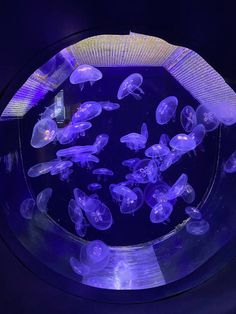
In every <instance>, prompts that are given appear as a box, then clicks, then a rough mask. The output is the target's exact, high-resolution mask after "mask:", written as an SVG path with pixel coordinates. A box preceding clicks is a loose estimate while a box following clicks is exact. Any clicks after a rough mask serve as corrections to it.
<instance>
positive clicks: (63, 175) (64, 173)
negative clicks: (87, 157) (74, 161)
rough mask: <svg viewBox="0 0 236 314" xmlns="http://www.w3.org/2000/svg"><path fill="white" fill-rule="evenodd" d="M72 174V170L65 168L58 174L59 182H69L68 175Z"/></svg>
mask: <svg viewBox="0 0 236 314" xmlns="http://www.w3.org/2000/svg"><path fill="white" fill-rule="evenodd" d="M72 173H73V169H70V168H66V169H63V170H62V171H61V172H60V180H61V181H68V180H69V177H70V175H71V174H72Z"/></svg>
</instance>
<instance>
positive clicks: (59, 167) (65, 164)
mask: <svg viewBox="0 0 236 314" xmlns="http://www.w3.org/2000/svg"><path fill="white" fill-rule="evenodd" d="M72 166H73V163H72V162H71V161H69V160H62V161H58V162H57V163H56V164H55V165H54V166H53V167H52V169H51V171H50V174H51V175H52V176H55V175H57V174H59V173H62V172H63V171H64V170H65V169H67V168H70V167H72Z"/></svg>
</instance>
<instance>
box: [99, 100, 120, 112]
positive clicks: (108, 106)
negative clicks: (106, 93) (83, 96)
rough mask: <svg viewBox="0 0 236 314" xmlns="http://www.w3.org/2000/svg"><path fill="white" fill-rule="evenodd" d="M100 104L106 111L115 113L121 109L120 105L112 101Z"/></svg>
mask: <svg viewBox="0 0 236 314" xmlns="http://www.w3.org/2000/svg"><path fill="white" fill-rule="evenodd" d="M99 103H100V105H101V106H102V109H103V110H106V111H113V110H117V109H119V108H120V105H119V104H117V103H114V102H110V101H99Z"/></svg>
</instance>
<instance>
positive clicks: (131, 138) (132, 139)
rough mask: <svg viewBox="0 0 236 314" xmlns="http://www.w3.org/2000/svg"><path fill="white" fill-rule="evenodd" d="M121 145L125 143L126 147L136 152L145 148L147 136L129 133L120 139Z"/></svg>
mask: <svg viewBox="0 0 236 314" xmlns="http://www.w3.org/2000/svg"><path fill="white" fill-rule="evenodd" d="M120 142H121V143H125V144H126V146H127V147H128V148H129V149H131V150H134V151H138V150H140V149H143V148H145V146H146V142H147V139H146V137H145V136H143V135H142V134H139V133H129V134H127V135H124V136H122V137H121V138H120Z"/></svg>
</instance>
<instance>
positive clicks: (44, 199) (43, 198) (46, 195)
mask: <svg viewBox="0 0 236 314" xmlns="http://www.w3.org/2000/svg"><path fill="white" fill-rule="evenodd" d="M51 196H52V189H51V188H46V189H44V190H42V191H41V192H40V193H39V194H38V196H37V199H36V204H37V207H38V210H39V211H40V212H41V213H46V212H47V211H48V208H47V206H48V201H49V199H50V198H51Z"/></svg>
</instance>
